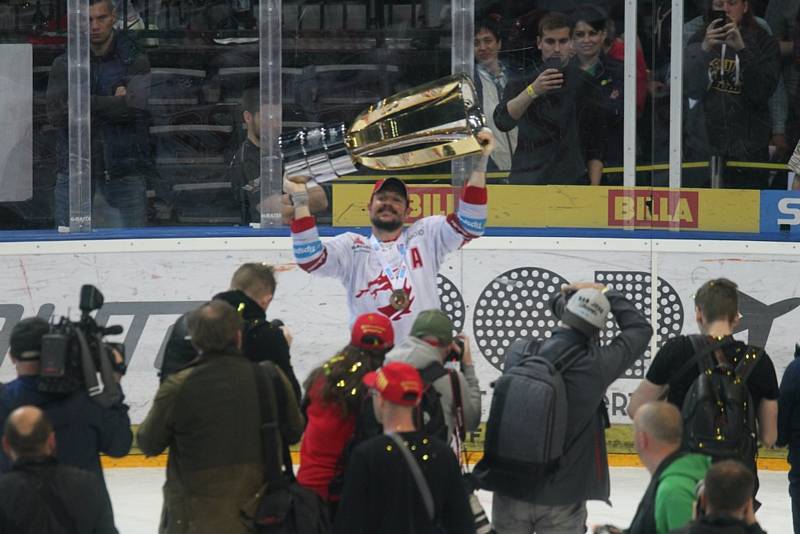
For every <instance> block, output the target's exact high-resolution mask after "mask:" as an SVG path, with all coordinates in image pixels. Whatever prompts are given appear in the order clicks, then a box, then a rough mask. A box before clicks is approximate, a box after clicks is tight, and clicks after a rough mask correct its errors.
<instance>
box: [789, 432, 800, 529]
mask: <svg viewBox="0 0 800 534" xmlns="http://www.w3.org/2000/svg"><path fill="white" fill-rule="evenodd" d="M788 460H789V466H790V468H789V496H790V497H791V498H792V522H793V523H794V534H800V447H792V446H790V447H789V457H788Z"/></svg>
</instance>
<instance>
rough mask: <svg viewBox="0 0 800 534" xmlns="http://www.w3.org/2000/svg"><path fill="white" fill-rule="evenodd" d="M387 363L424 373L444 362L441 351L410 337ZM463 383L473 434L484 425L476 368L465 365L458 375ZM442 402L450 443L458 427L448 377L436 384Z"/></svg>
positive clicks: (468, 424)
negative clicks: (427, 369) (423, 371)
mask: <svg viewBox="0 0 800 534" xmlns="http://www.w3.org/2000/svg"><path fill="white" fill-rule="evenodd" d="M386 361H387V362H391V361H395V362H405V363H408V364H409V365H412V366H414V367H415V368H417V369H420V370H422V369H424V368H426V367H427V366H429V365H430V364H432V363H434V362H440V363H441V361H442V360H441V358H440V357H439V351H437V350H436V349H435V348H434V347H432V346H430V345H428V344H427V343H425V342H424V341H422V340H421V339H419V338H416V337H412V336H409V337H407V338H406V339H404V340H403V341H402V342H401V343H400V344H399V345H397V346H396V347H395V348H394V349H392V350H391V351H390V352H389V353H388V354H387V355H386ZM456 374H457V376H458V380H459V382H460V383H461V404H462V406H463V407H464V427H465V429H466V430H467V431H468V432H469V431H472V430H475V429H477V428H478V425H479V424H480V422H481V390H480V386H479V385H478V377H477V376H475V367H474V366H472V365H463V364H462V365H461V371H456ZM433 387H434V388H435V389H436V391H438V392H439V395H440V396H441V401H442V411H443V412H444V418H445V423H446V424H447V437H448V441H450V439H452V437H453V431H454V426H455V423H454V421H453V413H454V405H453V390H452V386H451V384H450V378H449V377H448V376H447V375H445V376H443V377H441V378H439V379H437V380H436V381H434V382H433Z"/></svg>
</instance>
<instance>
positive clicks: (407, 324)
mask: <svg viewBox="0 0 800 534" xmlns="http://www.w3.org/2000/svg"><path fill="white" fill-rule="evenodd" d="M485 225H486V189H485V188H479V187H471V186H470V187H466V188H465V189H464V194H463V198H462V200H461V202H460V203H459V208H458V213H457V214H450V215H447V216H444V215H434V216H430V217H425V218H423V219H420V220H418V221H417V222H415V223H414V224H412V225H410V226H408V227H406V228H405V229H404V230H403V232H402V233H401V234H400V236H399V237H398V238H397V239H398V240H400V241H401V242H402V243H403V244H405V257H404V260H405V264H406V267H407V268H408V275H407V277H406V280H405V284H404V290H405V292H406V294H407V295H408V298H409V301H408V306H407V307H406V308H405V309H403V310H396V309H394V308H393V307H392V306H391V305H390V304H389V297H390V296H391V294H392V280H390V279H389V277H387V276H386V274H384V272H383V264H382V260H381V258H380V257H379V254H378V253H376V252H375V251H373V250H372V246H371V245H370V238H367V237H364V236H363V235H360V234H356V233H353V232H346V233H344V234H341V235H338V236H336V237H334V238H333V239H331V240H328V241H326V243H325V244H323V243H322V242H321V241H320V239H319V233H318V231H317V227H316V224H315V222H314V219H313V217H305V218H303V219H298V220H296V221H294V222H293V223H292V239H293V242H294V256H295V259H296V260H297V264H298V265H299V266H300V267H301V268H302V269H304V270H306V271H308V272H309V273H314V274H318V275H322V276H330V277H333V278H338V279H339V280H340V281H341V282H342V284H343V285H344V287H345V289H346V290H347V300H348V306H349V308H350V324H351V325H352V323H353V321H355V318H356V317H358V316H359V315H361V314H363V313H369V312H379V313H382V314H384V315H386V316H387V317H389V318H390V319H391V320H392V325H393V326H394V335H395V344H397V343H399V342H400V341H402V340H403V339H405V337H406V336H407V335H408V333H409V331H410V330H411V325H412V324H413V322H414V319H415V318H416V316H417V314H418V313H419V312H421V311H424V310H429V309H433V308H439V307H440V303H439V292H438V288H437V286H436V275H437V273H438V272H439V267H441V265H442V262H444V259H445V256H446V255H447V254H448V253H450V252H452V251H454V250H457V249H458V248H460V247H461V246H463V245H464V244H465V243H467V242H468V241H470V240H471V239H474V238H476V237H479V236H480V235H482V234H483V231H484V228H485ZM381 246H382V247H385V248H386V249H390V252H389V253H387V254H386V257H387V258H388V260H389V265H390V267H391V268H392V270H393V272H394V273H395V275H397V272H398V270H399V268H400V265H401V262H402V261H403V260H402V259H401V257H400V253H399V252H398V251H397V247H396V242H388V243H381Z"/></svg>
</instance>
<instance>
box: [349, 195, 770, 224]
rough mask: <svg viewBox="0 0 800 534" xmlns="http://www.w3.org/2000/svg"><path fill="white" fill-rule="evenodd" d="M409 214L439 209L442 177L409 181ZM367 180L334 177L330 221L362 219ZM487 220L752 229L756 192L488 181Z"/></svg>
mask: <svg viewBox="0 0 800 534" xmlns="http://www.w3.org/2000/svg"><path fill="white" fill-rule="evenodd" d="M408 189H409V196H410V198H409V200H410V204H411V217H412V219H415V218H419V217H425V216H428V215H438V214H446V213H448V212H449V211H451V210H452V207H453V193H452V188H451V187H450V186H449V185H415V184H413V183H409V184H408ZM371 193H372V185H371V184H348V183H335V184H334V185H333V224H334V226H365V225H367V224H369V218H368V215H367V211H366V210H367V203H368V202H369V199H370V195H371ZM489 198H490V202H489V220H488V225H489V226H495V227H513V228H548V227H549V228H617V229H621V228H629V229H669V228H674V229H676V230H681V231H683V230H687V231H708V232H750V233H756V232H758V231H759V192H758V191H744V190H730V189H728V190H726V189H681V190H679V191H676V190H670V189H667V188H650V187H639V188H622V187H592V186H555V185H554V186H518V185H490V186H489Z"/></svg>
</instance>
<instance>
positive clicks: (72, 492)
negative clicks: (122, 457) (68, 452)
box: [0, 458, 117, 534]
mask: <svg viewBox="0 0 800 534" xmlns="http://www.w3.org/2000/svg"><path fill="white" fill-rule="evenodd" d="M116 532H117V529H116V528H115V527H114V516H113V514H112V512H111V501H110V500H109V498H108V494H107V493H106V491H105V489H104V488H103V485H102V484H101V483H100V480H98V479H97V477H96V476H94V475H93V474H91V473H87V472H86V471H84V470H82V469H76V468H74V467H71V466H66V465H59V464H58V463H56V460H55V459H54V458H42V459H35V460H34V459H31V460H18V461H17V462H16V463H15V464H14V467H13V470H12V471H11V472H10V473H6V474H4V475H2V476H0V534H44V533H47V534H78V533H79V534H116Z"/></svg>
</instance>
